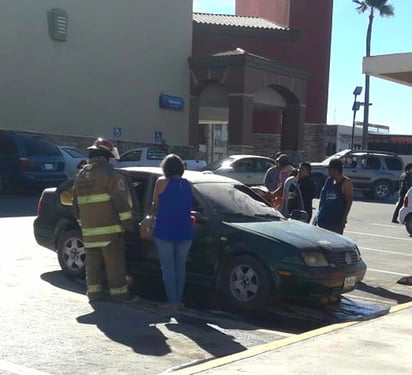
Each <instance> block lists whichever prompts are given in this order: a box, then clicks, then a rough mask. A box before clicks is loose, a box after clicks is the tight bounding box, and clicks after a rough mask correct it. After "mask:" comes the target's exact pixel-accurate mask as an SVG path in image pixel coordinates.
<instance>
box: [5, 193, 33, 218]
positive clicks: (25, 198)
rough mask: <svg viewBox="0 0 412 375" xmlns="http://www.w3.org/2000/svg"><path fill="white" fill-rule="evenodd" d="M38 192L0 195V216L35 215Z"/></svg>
mask: <svg viewBox="0 0 412 375" xmlns="http://www.w3.org/2000/svg"><path fill="white" fill-rule="evenodd" d="M39 198H40V194H38V193H36V194H33V193H21V194H10V195H8V194H4V195H0V217H22V216H36V213H37V203H38V201H39Z"/></svg>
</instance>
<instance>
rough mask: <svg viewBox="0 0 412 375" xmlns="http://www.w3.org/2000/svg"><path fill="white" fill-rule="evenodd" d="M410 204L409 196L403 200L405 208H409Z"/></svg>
mask: <svg viewBox="0 0 412 375" xmlns="http://www.w3.org/2000/svg"><path fill="white" fill-rule="evenodd" d="M408 204H409V198H408V196H406V197H405V199H404V200H403V207H408Z"/></svg>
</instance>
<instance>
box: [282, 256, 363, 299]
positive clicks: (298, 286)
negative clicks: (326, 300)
mask: <svg viewBox="0 0 412 375" xmlns="http://www.w3.org/2000/svg"><path fill="white" fill-rule="evenodd" d="M280 273H281V274H279V271H278V272H277V275H276V279H277V283H278V286H279V288H278V291H279V294H280V295H282V296H287V297H297V298H309V299H312V298H313V299H315V298H322V297H331V296H339V295H341V294H342V293H347V292H350V291H352V290H353V289H355V288H356V286H357V285H358V284H359V282H360V281H362V279H363V278H364V276H365V273H366V264H365V263H364V262H363V261H362V260H361V261H360V262H359V263H357V264H356V265H353V266H348V267H346V268H345V269H337V268H332V267H317V268H312V269H308V268H304V269H303V268H302V269H300V270H299V271H298V272H297V271H290V273H291V274H290V275H287V272H280ZM282 274H283V275H282Z"/></svg>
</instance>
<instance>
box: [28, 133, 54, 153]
mask: <svg viewBox="0 0 412 375" xmlns="http://www.w3.org/2000/svg"><path fill="white" fill-rule="evenodd" d="M23 143H24V147H25V149H26V152H27V155H29V156H32V155H61V154H60V151H59V149H58V148H57V146H56V145H54V144H53V143H51V142H48V141H46V140H45V139H41V138H35V137H32V138H26V139H25V140H24V142H23Z"/></svg>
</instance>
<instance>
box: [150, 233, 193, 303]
mask: <svg viewBox="0 0 412 375" xmlns="http://www.w3.org/2000/svg"><path fill="white" fill-rule="evenodd" d="M155 243H156V248H157V251H158V253H159V259H160V265H161V267H162V274H163V282H164V285H165V289H166V294H167V299H168V302H169V303H173V304H177V303H181V302H182V297H183V291H184V289H185V281H186V259H187V255H188V254H189V250H190V247H191V246H192V241H190V240H189V241H165V240H161V239H159V238H157V237H155Z"/></svg>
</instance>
